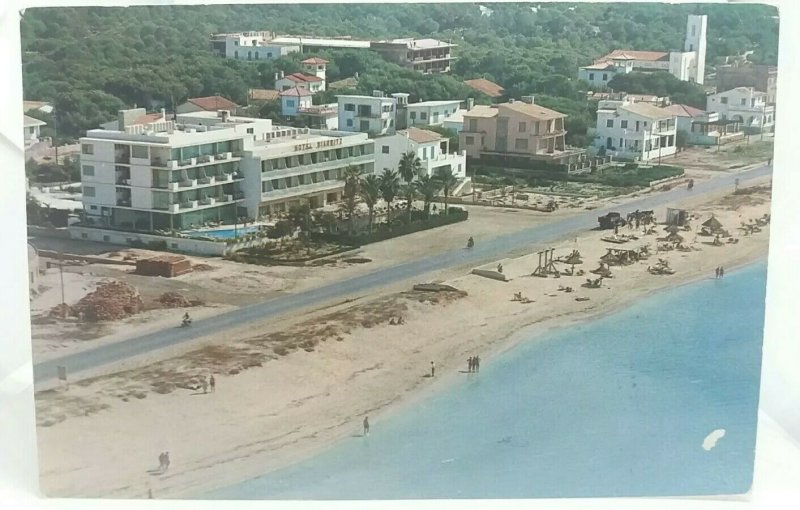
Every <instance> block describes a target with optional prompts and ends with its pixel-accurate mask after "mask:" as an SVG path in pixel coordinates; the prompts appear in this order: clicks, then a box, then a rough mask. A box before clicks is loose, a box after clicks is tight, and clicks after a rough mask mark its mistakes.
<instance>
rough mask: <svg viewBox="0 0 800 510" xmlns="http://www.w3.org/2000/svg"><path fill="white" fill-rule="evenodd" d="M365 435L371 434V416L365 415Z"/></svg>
mask: <svg viewBox="0 0 800 510" xmlns="http://www.w3.org/2000/svg"><path fill="white" fill-rule="evenodd" d="M364 435H365V436H368V435H369V417H367V416H364Z"/></svg>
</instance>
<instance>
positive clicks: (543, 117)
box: [459, 96, 586, 171]
mask: <svg viewBox="0 0 800 510" xmlns="http://www.w3.org/2000/svg"><path fill="white" fill-rule="evenodd" d="M463 117H464V124H463V127H462V129H461V132H460V133H459V146H460V147H462V148H464V149H466V154H467V156H468V157H470V158H475V159H485V160H497V161H498V162H500V161H506V162H509V163H520V164H524V165H525V166H530V165H531V164H534V163H537V162H538V163H541V164H543V165H566V166H567V167H568V168H569V169H570V171H572V170H573V169H574V167H573V166H570V165H578V166H579V167H581V168H582V163H583V162H584V161H585V160H586V150H584V149H578V148H571V147H567V145H566V138H565V137H566V134H567V131H566V129H565V128H564V121H565V120H566V118H567V116H566V115H564V114H563V113H560V112H557V111H555V110H551V109H549V108H544V107H542V106H539V105H537V104H534V98H533V96H525V97H523V100H522V101H514V100H512V101H510V102H508V103H502V104H497V105H491V106H482V105H478V106H471V105H468V110H467V111H465V112H464V113H463Z"/></svg>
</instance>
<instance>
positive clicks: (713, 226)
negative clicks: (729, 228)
mask: <svg viewBox="0 0 800 510" xmlns="http://www.w3.org/2000/svg"><path fill="white" fill-rule="evenodd" d="M703 226H704V227H706V228H708V229H709V230H710V231H711V232H717V231H719V230H722V223H720V222H719V220H718V219H717V218H715V217H714V215H713V214H712V215H711V217H710V218H709V219H707V220H706V221H704V222H703Z"/></svg>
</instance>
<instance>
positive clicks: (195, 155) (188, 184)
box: [80, 108, 272, 231]
mask: <svg viewBox="0 0 800 510" xmlns="http://www.w3.org/2000/svg"><path fill="white" fill-rule="evenodd" d="M271 131H272V123H271V121H270V120H266V119H249V118H242V117H231V116H230V115H229V114H228V112H227V111H220V112H195V113H190V114H185V115H178V117H177V120H168V118H167V117H166V115H165V114H164V113H163V111H162V113H160V114H146V113H145V110H144V109H143V108H139V109H133V110H123V111H120V112H119V116H118V120H117V123H116V125H115V126H110V125H108V124H107V125H106V128H105V129H92V130H89V131H88V132H87V133H86V136H84V137H82V138H81V140H80V143H81V158H80V163H81V185H82V191H83V206H84V212H85V217H86V223H87V224H89V225H90V226H97V227H106V228H113V229H121V230H131V231H154V230H183V229H189V228H192V227H194V226H199V225H203V224H205V223H208V222H213V221H222V222H229V221H233V220H234V219H235V218H237V217H239V216H241V215H243V214H244V212H245V211H244V209H243V207H242V201H243V200H244V192H243V189H242V188H241V183H242V181H243V180H244V176H243V174H242V173H241V169H240V164H241V160H242V155H243V152H242V151H243V149H244V148H245V146H247V145H249V144H251V143H252V142H253V141H254V140H255V139H258V138H263V137H264V136H265V134H266V133H267V132H271Z"/></svg>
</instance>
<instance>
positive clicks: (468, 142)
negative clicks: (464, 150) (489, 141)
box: [464, 136, 475, 145]
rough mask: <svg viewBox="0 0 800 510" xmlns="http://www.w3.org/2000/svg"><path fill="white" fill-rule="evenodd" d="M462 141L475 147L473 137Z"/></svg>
mask: <svg viewBox="0 0 800 510" xmlns="http://www.w3.org/2000/svg"><path fill="white" fill-rule="evenodd" d="M464 141H465V142H466V144H467V145H475V137H474V136H467V137H465V138H464Z"/></svg>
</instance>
